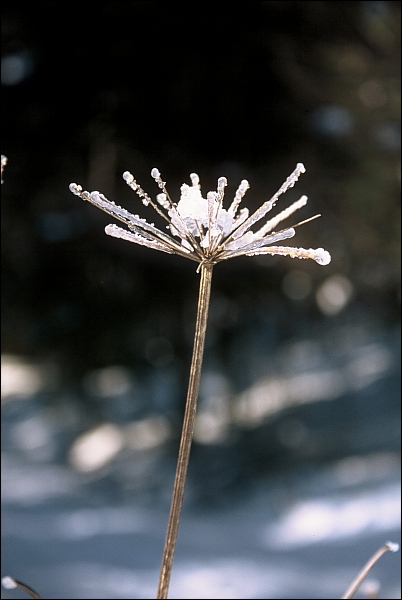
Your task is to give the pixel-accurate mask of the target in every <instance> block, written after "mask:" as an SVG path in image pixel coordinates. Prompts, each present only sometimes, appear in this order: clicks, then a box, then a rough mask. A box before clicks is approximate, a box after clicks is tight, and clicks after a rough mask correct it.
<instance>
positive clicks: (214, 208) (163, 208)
mask: <svg viewBox="0 0 402 600" xmlns="http://www.w3.org/2000/svg"><path fill="white" fill-rule="evenodd" d="M304 172H305V168H304V166H303V165H302V163H299V164H298V165H297V166H296V168H295V170H294V171H293V173H292V174H291V175H290V176H289V177H288V178H287V179H286V181H285V183H283V184H282V185H281V187H280V188H279V190H278V191H277V192H276V194H274V195H273V196H272V198H271V199H270V200H267V201H266V202H264V204H262V205H261V206H260V208H259V209H258V210H256V211H255V212H254V213H253V214H251V215H249V211H248V209H247V208H242V209H241V210H239V205H240V203H241V201H242V199H243V197H244V195H245V193H246V191H247V190H248V188H249V187H250V186H249V183H248V181H247V180H246V179H243V181H241V183H240V185H239V187H238V189H237V191H236V193H235V196H234V199H233V201H232V203H231V205H230V206H229V207H228V208H224V207H223V197H224V194H225V188H226V186H227V181H226V178H225V177H220V178H219V179H218V186H217V189H216V191H213V192H208V194H207V197H206V198H204V197H203V196H202V194H201V188H200V182H199V177H198V175H197V174H196V173H191V175H190V180H191V185H187V184H186V183H183V185H182V186H181V195H180V199H179V201H178V202H177V203H175V202H173V200H172V199H171V197H170V196H169V194H168V191H167V189H166V184H165V182H164V181H163V180H162V176H161V174H160V172H159V171H158V169H155V168H154V169H152V171H151V175H152V177H153V178H154V179H155V181H156V183H157V185H158V187H159V189H160V190H161V191H160V193H159V194H158V195H157V196H156V200H152V198H150V196H148V194H146V193H145V192H144V190H143V189H142V188H141V187H140V186H139V185H138V183H137V182H136V180H135V179H134V177H133V175H131V173H129V172H128V171H126V172H125V173H124V174H123V179H124V180H125V182H126V183H127V185H129V186H130V187H131V189H132V190H134V191H135V192H136V194H137V195H138V196H139V197H140V198H141V200H142V203H143V204H144V205H145V206H148V205H149V204H150V205H151V206H152V207H153V208H154V210H155V211H156V212H157V213H158V214H159V216H160V217H162V218H163V219H164V220H165V221H166V222H167V226H166V229H167V233H166V232H165V231H161V230H160V229H158V228H157V227H155V225H154V224H153V223H148V221H146V220H145V219H143V218H141V217H140V216H138V215H135V214H132V213H131V212H129V211H128V210H126V209H125V208H122V207H121V206H117V205H116V204H115V203H114V202H111V201H110V200H108V199H107V198H106V197H105V196H104V195H103V194H101V193H100V192H85V191H83V190H82V187H81V186H80V185H77V184H76V183H71V184H70V190H71V191H72V192H73V194H75V195H77V196H79V197H80V198H82V199H83V200H86V201H87V202H90V203H91V204H94V205H95V206H97V207H98V208H100V209H101V210H103V211H105V212H106V213H108V214H109V215H111V216H112V217H114V218H115V219H117V220H118V221H121V222H122V223H124V225H126V227H127V229H123V228H122V227H118V226H117V225H107V227H106V229H105V231H106V233H107V234H108V235H111V236H113V237H117V238H121V239H123V240H127V241H129V242H134V243H135V244H140V245H142V246H147V247H148V248H153V249H154V250H160V251H161V252H167V253H168V254H178V255H180V256H183V257H185V258H189V259H190V260H193V261H195V262H197V263H199V265H198V269H197V271H200V272H201V277H200V288H199V294H198V308H197V320H196V324H195V334H194V345H193V355H192V359H191V366H190V377H189V383H188V390H187V399H186V406H185V411H184V420H183V428H182V434H181V439H180V447H179V453H178V459H177V469H176V475H175V480H174V485H173V493H172V503H171V508H170V515H169V521H168V527H167V533H166V539H165V545H164V550H163V557H162V566H161V570H160V577H159V584H158V591H157V596H156V597H157V598H167V597H168V590H169V582H170V575H171V571H172V565H173V556H174V551H175V547H176V540H177V534H178V529H179V522H180V513H181V508H182V504H183V497H184V487H185V483H186V477H187V467H188V462H189V458H190V450H191V443H192V437H193V431H194V421H195V415H196V408H197V399H198V393H199V388H200V379H201V368H202V360H203V353H204V346H205V333H206V329H207V319H208V307H209V299H210V292H211V281H212V270H213V266H214V265H215V264H216V263H218V262H220V261H222V260H228V259H229V258H234V257H236V256H244V255H245V256H254V255H256V254H272V255H277V254H280V255H284V256H290V257H291V258H312V259H313V260H315V261H316V262H317V263H318V264H320V265H327V264H328V263H329V262H330V261H331V256H330V255H329V253H328V252H327V251H326V250H324V249H323V248H317V249H313V248H309V249H308V250H306V249H305V248H294V247H292V246H277V245H274V244H277V243H278V242H282V241H283V240H286V239H289V238H291V237H293V236H294V235H295V228H296V227H297V226H298V225H302V223H306V222H307V221H311V220H312V219H315V218H316V217H312V218H310V219H307V220H306V221H302V222H301V223H298V224H297V225H293V227H288V228H286V229H279V230H278V229H277V226H278V225H279V224H280V223H282V221H284V220H285V219H287V218H288V217H290V216H291V215H292V214H293V213H294V212H295V211H296V210H298V209H299V208H301V207H302V206H304V205H305V204H306V202H307V196H302V197H301V198H300V199H299V200H297V201H296V202H294V203H293V204H292V205H291V206H289V208H287V209H285V210H282V211H281V212H280V213H279V214H277V215H276V216H275V217H272V218H271V219H268V220H267V221H266V222H265V223H263V225H262V226H261V224H260V225H258V226H257V227H256V229H257V230H256V231H255V230H254V226H255V225H256V223H258V222H259V221H261V219H264V217H265V216H266V215H267V213H269V212H270V210H272V208H273V207H274V206H275V204H276V202H277V200H278V199H279V197H280V196H281V195H282V194H284V193H285V192H286V191H287V190H288V189H289V188H291V187H293V186H294V184H295V183H296V181H297V180H298V178H299V176H300V174H301V173H304ZM316 216H319V215H316ZM258 227H259V228H258Z"/></svg>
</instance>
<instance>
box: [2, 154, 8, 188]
mask: <svg viewBox="0 0 402 600" xmlns="http://www.w3.org/2000/svg"><path fill="white" fill-rule="evenodd" d="M7 161H8V159H7V156H4V154H2V155H1V183H3V171H4V169H5V167H6V164H7Z"/></svg>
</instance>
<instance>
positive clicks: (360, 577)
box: [341, 542, 399, 600]
mask: <svg viewBox="0 0 402 600" xmlns="http://www.w3.org/2000/svg"><path fill="white" fill-rule="evenodd" d="M398 548H399V546H398V544H393V543H392V542H387V543H386V544H384V546H381V548H379V549H378V550H377V552H375V553H374V554H373V556H372V557H371V558H370V559H369V560H368V561H367V562H366V564H365V565H364V567H363V568H362V570H361V571H360V573H358V574H357V576H356V577H355V579H354V580H353V581H352V583H351V584H350V586H349V587H348V589H347V590H346V592H345V593H344V594H343V596H341V600H344V599H347V598H353V596H354V595H355V593H356V592H357V590H358V589H359V587H360V586H361V584H362V583H363V581H364V580H365V578H366V577H367V575H368V573H369V571H370V569H371V568H372V567H373V566H374V565H375V563H376V562H377V560H378V559H379V558H381V556H382V555H383V554H384V553H385V552H387V551H388V550H391V552H396V551H397V550H398Z"/></svg>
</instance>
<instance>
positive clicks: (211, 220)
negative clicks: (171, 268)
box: [70, 163, 331, 265]
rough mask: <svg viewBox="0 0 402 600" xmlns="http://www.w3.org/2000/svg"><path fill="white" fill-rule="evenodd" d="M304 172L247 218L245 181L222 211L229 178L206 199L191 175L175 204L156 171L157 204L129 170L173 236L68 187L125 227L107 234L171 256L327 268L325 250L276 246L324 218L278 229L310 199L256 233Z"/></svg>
mask: <svg viewBox="0 0 402 600" xmlns="http://www.w3.org/2000/svg"><path fill="white" fill-rule="evenodd" d="M304 172H305V168H304V165H303V164H302V163H298V164H297V166H296V168H295V170H294V171H293V173H292V174H291V175H290V176H289V177H288V178H287V179H286V181H285V182H284V183H283V184H282V185H281V187H280V188H279V190H278V191H277V192H276V193H275V194H274V195H273V196H272V198H271V199H270V200H267V201H266V202H264V204H262V206H260V208H259V209H258V210H256V211H255V212H254V213H253V214H251V215H249V211H248V209H247V208H242V209H241V210H238V209H239V205H240V203H241V201H242V199H243V196H244V195H245V193H246V191H247V190H248V188H249V187H250V186H249V183H248V181H247V180H246V179H243V181H241V183H240V185H239V187H238V189H237V191H236V193H235V197H234V199H233V201H232V203H231V205H230V206H229V207H228V208H227V209H225V208H224V207H223V198H224V193H225V187H226V186H227V180H226V178H225V177H220V178H219V179H218V186H217V189H216V191H212V192H208V193H207V197H206V198H204V197H203V196H202V193H201V188H200V183H199V177H198V175H197V174H196V173H191V175H190V179H191V186H190V185H187V184H186V183H183V185H182V186H181V190H180V191H181V195H180V199H179V202H177V203H175V202H173V201H172V200H171V198H170V196H169V194H168V192H167V189H166V184H165V182H164V181H163V180H162V177H161V174H160V173H159V171H158V169H156V168H154V169H152V171H151V175H152V177H153V178H154V179H155V181H156V183H157V184H158V186H159V188H160V190H161V193H159V194H158V195H157V196H156V200H155V201H154V200H152V199H151V198H150V197H149V196H148V194H146V193H145V192H144V190H143V189H142V188H141V187H140V186H139V185H138V183H137V182H136V180H135V179H134V177H133V175H131V173H129V172H128V171H126V172H125V173H124V174H123V179H124V180H125V181H126V183H127V184H128V185H129V186H130V187H131V188H132V189H133V190H134V191H135V192H136V193H137V194H138V196H139V197H140V198H141V200H142V202H143V204H145V205H146V206H147V205H149V204H150V205H151V206H152V207H153V208H154V209H155V211H156V212H157V213H158V214H159V215H160V216H161V217H162V218H163V219H165V220H166V221H167V223H168V225H167V229H168V231H169V233H165V232H164V231H161V230H160V229H159V228H157V227H155V225H154V224H153V223H148V222H147V221H146V220H145V219H143V218H141V217H140V216H139V215H135V214H132V213H131V212H129V211H128V210H126V209H124V208H122V207H121V206H118V205H117V204H115V203H114V202H112V201H110V200H108V199H107V198H106V197H105V196H104V195H103V194H101V193H100V192H96V191H95V192H86V191H83V190H82V187H81V186H80V185H77V184H75V183H71V184H70V191H71V192H72V193H73V194H75V195H77V196H79V197H80V198H82V199H83V200H86V201H87V202H90V203H91V204H94V205H95V206H97V207H98V208H100V209H101V210H103V211H105V212H106V213H108V214H109V215H111V216H113V217H114V218H115V219H117V220H119V221H121V222H122V223H124V224H125V225H126V227H127V229H123V228H122V227H118V226H117V225H107V227H106V229H105V231H106V233H107V234H108V235H110V236H113V237H117V238H121V239H123V240H127V241H129V242H134V243H136V244H140V245H143V246H147V247H148V248H153V249H154V250H160V251H161V252H167V253H168V254H179V255H180V256H183V257H185V258H189V259H190V260H194V261H196V262H198V263H200V264H201V263H205V262H207V263H209V264H211V265H214V264H216V263H218V262H220V261H222V260H228V259H229V258H234V257H236V256H244V255H245V256H254V255H257V254H271V255H283V256H290V257H291V258H312V259H313V260H315V261H316V262H317V263H318V264H320V265H327V264H329V262H330V261H331V256H330V254H329V252H327V251H326V250H324V249H323V248H316V249H314V248H308V249H306V248H296V247H293V246H278V245H277V243H278V242H282V241H283V240H286V239H289V238H292V237H293V236H294V235H295V233H296V231H295V228H296V227H298V226H299V225H301V224H303V223H306V222H308V221H311V220H312V219H315V218H317V217H318V216H320V215H316V216H314V217H311V218H310V219H307V220H305V221H302V222H301V223H298V224H297V225H293V226H292V227H287V228H285V229H280V230H277V226H278V225H279V224H280V223H282V221H284V220H285V219H287V218H288V217H290V216H291V215H292V214H293V213H294V212H295V211H297V210H298V209H299V208H302V207H303V206H304V205H305V204H306V203H307V196H301V198H300V199H299V200H297V201H296V202H294V203H293V204H292V205H291V206H289V207H288V208H287V209H285V210H282V211H281V212H280V213H279V214H277V215H276V216H275V217H273V218H271V219H268V220H267V221H266V222H265V223H264V224H263V225H262V226H259V228H257V230H256V231H253V230H252V228H253V227H254V226H255V224H256V223H258V222H259V221H261V219H263V218H264V217H265V216H266V215H267V213H269V212H270V211H271V210H272V209H273V208H274V206H275V204H276V202H277V201H278V199H279V197H280V196H281V195H282V194H284V193H285V192H286V191H287V190H288V189H289V188H291V187H293V186H294V184H295V183H296V181H297V180H298V178H299V176H300V175H301V173H304Z"/></svg>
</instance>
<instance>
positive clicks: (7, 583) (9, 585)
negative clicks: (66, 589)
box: [1, 575, 42, 598]
mask: <svg viewBox="0 0 402 600" xmlns="http://www.w3.org/2000/svg"><path fill="white" fill-rule="evenodd" d="M1 584H2V586H3V588H4V589H5V590H15V589H16V588H20V590H23V591H24V592H26V593H27V594H28V595H29V596H31V598H42V596H39V594H37V593H36V592H35V590H33V589H32V588H31V587H29V585H26V584H25V583H22V581H18V579H14V577H10V576H9V575H6V576H5V577H2V578H1Z"/></svg>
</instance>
